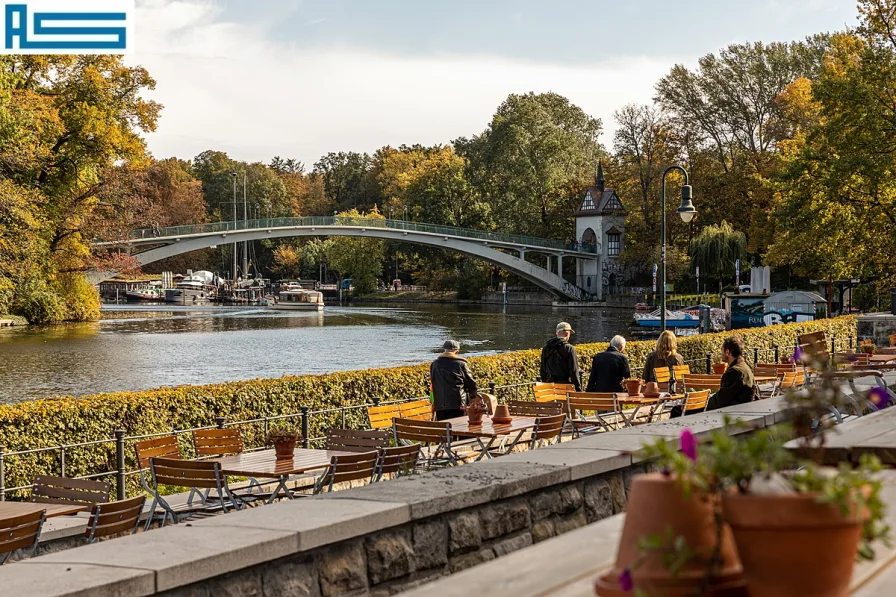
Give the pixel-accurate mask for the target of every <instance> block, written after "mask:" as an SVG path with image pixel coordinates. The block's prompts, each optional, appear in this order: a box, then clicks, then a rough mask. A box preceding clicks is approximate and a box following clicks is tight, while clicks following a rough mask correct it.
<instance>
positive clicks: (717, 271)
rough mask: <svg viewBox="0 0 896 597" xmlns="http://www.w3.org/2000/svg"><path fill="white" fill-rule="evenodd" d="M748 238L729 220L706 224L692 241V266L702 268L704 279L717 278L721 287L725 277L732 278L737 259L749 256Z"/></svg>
mask: <svg viewBox="0 0 896 597" xmlns="http://www.w3.org/2000/svg"><path fill="white" fill-rule="evenodd" d="M746 248H747V239H746V237H745V236H744V233H743V232H738V231H737V230H734V229H733V228H732V227H731V225H730V224H728V222H725V221H723V222H722V223H721V224H720V225H718V226H715V225H712V224H710V225H709V226H706V227H705V228H704V229H703V230H702V231H700V234H698V235H697V236H696V237H695V238H694V240H693V241H692V242H691V247H690V254H691V268H693V269H695V270H696V268H698V267H699V268H700V273H701V274H702V277H703V278H704V279H707V278H716V279H718V280H719V288H720V289H721V287H722V280H723V279H724V278H732V277H734V273H735V271H734V270H735V268H734V265H735V263H734V262H735V261H737V260H738V259H745V258H746V256H747V252H746Z"/></svg>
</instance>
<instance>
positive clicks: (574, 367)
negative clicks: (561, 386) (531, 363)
mask: <svg viewBox="0 0 896 597" xmlns="http://www.w3.org/2000/svg"><path fill="white" fill-rule="evenodd" d="M574 333H575V332H574V331H573V329H572V326H571V325H569V324H568V323H566V322H565V321H561V322H560V323H558V324H557V337H556V338H551V339H550V340H548V341H547V344H545V345H544V348H542V349H541V381H543V382H545V383H570V384H572V385H573V386H575V388H576V392H581V391H582V372H581V371H579V357H577V356H576V349H575V347H574V346H572V345H571V344H570V343H569V337H570V336H572V335H573V334H574Z"/></svg>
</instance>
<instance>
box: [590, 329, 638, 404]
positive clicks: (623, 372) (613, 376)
mask: <svg viewBox="0 0 896 597" xmlns="http://www.w3.org/2000/svg"><path fill="white" fill-rule="evenodd" d="M624 352H625V338H623V337H622V336H613V339H612V340H610V346H609V347H608V348H607V349H606V350H605V351H603V352H599V353H597V354H596V355H594V357H593V358H592V359H591V376H590V377H589V378H588V388H587V389H586V390H585V391H586V392H622V391H624V390H623V388H622V380H623V379H627V378H629V377H631V375H632V370H631V367H630V366H629V364H628V357H626V356H625V354H623V353H624Z"/></svg>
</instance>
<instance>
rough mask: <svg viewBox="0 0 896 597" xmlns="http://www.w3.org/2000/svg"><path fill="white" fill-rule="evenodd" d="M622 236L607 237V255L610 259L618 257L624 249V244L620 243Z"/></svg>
mask: <svg viewBox="0 0 896 597" xmlns="http://www.w3.org/2000/svg"><path fill="white" fill-rule="evenodd" d="M621 236H622V235H621V234H608V235H607V255H609V256H610V257H616V256H618V255H619V251H620V250H621V249H622V243H621V241H620V237H621Z"/></svg>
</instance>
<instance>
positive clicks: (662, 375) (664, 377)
mask: <svg viewBox="0 0 896 597" xmlns="http://www.w3.org/2000/svg"><path fill="white" fill-rule="evenodd" d="M653 375H654V377H656V383H658V384H659V386H660V390H662V391H664V392H666V391H668V390H669V382H670V381H671V380H672V370H671V369H669V368H668V367H656V368H655V369H654V370H653Z"/></svg>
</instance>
